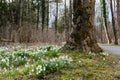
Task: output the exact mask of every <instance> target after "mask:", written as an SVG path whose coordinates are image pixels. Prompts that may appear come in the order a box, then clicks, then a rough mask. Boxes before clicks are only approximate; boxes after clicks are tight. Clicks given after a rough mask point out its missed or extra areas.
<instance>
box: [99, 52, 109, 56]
mask: <svg viewBox="0 0 120 80" xmlns="http://www.w3.org/2000/svg"><path fill="white" fill-rule="evenodd" d="M100 54H101V55H102V56H104V57H105V56H109V54H108V53H107V52H102V53H100Z"/></svg>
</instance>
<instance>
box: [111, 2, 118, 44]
mask: <svg viewBox="0 0 120 80" xmlns="http://www.w3.org/2000/svg"><path fill="white" fill-rule="evenodd" d="M110 9H111V15H112V27H113V33H114V38H115V41H114V44H118V37H117V31H116V28H115V19H114V13H113V5H112V0H110Z"/></svg>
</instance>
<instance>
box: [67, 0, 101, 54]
mask: <svg viewBox="0 0 120 80" xmlns="http://www.w3.org/2000/svg"><path fill="white" fill-rule="evenodd" d="M94 6H95V0H74V1H73V12H74V15H73V24H74V25H73V26H74V28H73V31H72V33H71V35H70V36H71V38H70V40H69V41H67V43H66V46H67V47H68V46H69V47H70V48H72V49H74V50H77V49H78V50H82V51H84V52H101V51H102V49H101V48H100V47H99V46H98V45H97V41H96V38H95V34H94V32H95V31H94V27H93V25H94Z"/></svg>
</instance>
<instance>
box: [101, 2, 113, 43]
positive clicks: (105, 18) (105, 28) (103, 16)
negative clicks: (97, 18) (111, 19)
mask: <svg viewBox="0 0 120 80" xmlns="http://www.w3.org/2000/svg"><path fill="white" fill-rule="evenodd" d="M100 3H101V15H102V19H103V20H102V21H103V26H104V30H105V35H106V38H107V43H108V44H110V43H112V41H111V38H110V35H109V31H108V25H107V14H106V3H105V0H100Z"/></svg>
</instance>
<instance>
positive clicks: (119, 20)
mask: <svg viewBox="0 0 120 80" xmlns="http://www.w3.org/2000/svg"><path fill="white" fill-rule="evenodd" d="M117 23H118V28H119V31H120V0H117ZM119 34H120V33H119Z"/></svg>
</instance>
